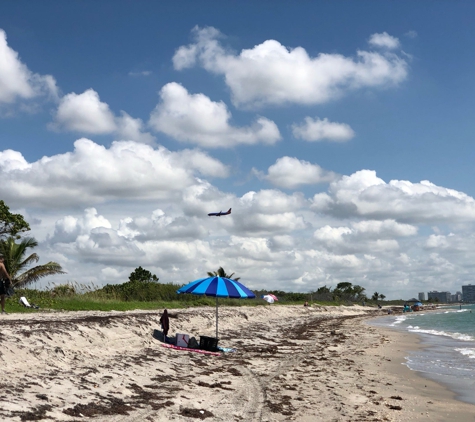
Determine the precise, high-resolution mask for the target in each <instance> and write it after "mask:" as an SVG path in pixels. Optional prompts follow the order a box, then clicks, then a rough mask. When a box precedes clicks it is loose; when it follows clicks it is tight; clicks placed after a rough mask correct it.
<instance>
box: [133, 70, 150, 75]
mask: <svg viewBox="0 0 475 422" xmlns="http://www.w3.org/2000/svg"><path fill="white" fill-rule="evenodd" d="M152 73H153V72H152V71H151V70H142V71H139V72H129V76H150V75H151V74H152Z"/></svg>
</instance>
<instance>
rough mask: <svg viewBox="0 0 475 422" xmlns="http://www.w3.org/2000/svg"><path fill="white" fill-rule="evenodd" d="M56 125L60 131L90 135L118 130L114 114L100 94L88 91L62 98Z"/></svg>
mask: <svg viewBox="0 0 475 422" xmlns="http://www.w3.org/2000/svg"><path fill="white" fill-rule="evenodd" d="M55 125H56V127H58V128H60V129H65V130H71V131H75V132H81V133H88V134H104V133H111V132H114V131H115V130H116V124H115V119H114V114H113V113H112V112H111V111H110V109H109V106H108V105H107V104H106V103H103V102H101V100H100V98H99V94H98V93H97V92H96V91H94V90H93V89H88V90H86V91H84V92H83V93H82V94H76V93H74V92H72V93H70V94H67V95H65V96H64V97H63V98H61V101H60V103H59V106H58V110H57V111H56V115H55Z"/></svg>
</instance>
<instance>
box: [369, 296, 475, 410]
mask: <svg viewBox="0 0 475 422" xmlns="http://www.w3.org/2000/svg"><path fill="white" fill-rule="evenodd" d="M371 325H379V326H386V327H390V328H393V329H396V330H402V331H406V332H411V333H416V334H418V335H419V337H420V339H421V344H422V346H423V348H420V349H418V350H415V351H410V352H409V354H408V356H406V365H407V366H408V367H409V368H410V369H412V370H414V371H418V372H420V373H421V374H422V375H423V376H425V377H427V378H429V379H432V380H434V381H437V382H438V383H440V384H443V385H445V386H447V387H448V388H449V389H450V390H451V391H453V392H454V393H456V395H457V399H458V400H462V401H465V402H468V403H472V404H475V305H462V306H460V305H457V306H451V307H441V308H439V309H438V310H435V311H427V312H424V311H418V312H407V313H404V314H402V315H393V316H392V315H388V316H387V317H384V318H379V319H377V320H373V321H372V322H371Z"/></svg>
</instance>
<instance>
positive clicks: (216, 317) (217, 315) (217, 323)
mask: <svg viewBox="0 0 475 422" xmlns="http://www.w3.org/2000/svg"><path fill="white" fill-rule="evenodd" d="M216 339H218V296H216Z"/></svg>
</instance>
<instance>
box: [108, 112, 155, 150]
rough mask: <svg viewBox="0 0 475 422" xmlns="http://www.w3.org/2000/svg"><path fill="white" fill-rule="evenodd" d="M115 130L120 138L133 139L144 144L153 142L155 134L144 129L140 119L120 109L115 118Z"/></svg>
mask: <svg viewBox="0 0 475 422" xmlns="http://www.w3.org/2000/svg"><path fill="white" fill-rule="evenodd" d="M116 130H117V135H118V137H119V139H120V140H124V141H135V142H141V143H144V144H154V143H155V136H153V135H151V134H150V133H148V132H145V131H144V124H143V121H142V119H134V118H133V117H131V116H129V115H128V114H127V113H126V112H125V111H122V112H121V117H120V118H118V119H116Z"/></svg>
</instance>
